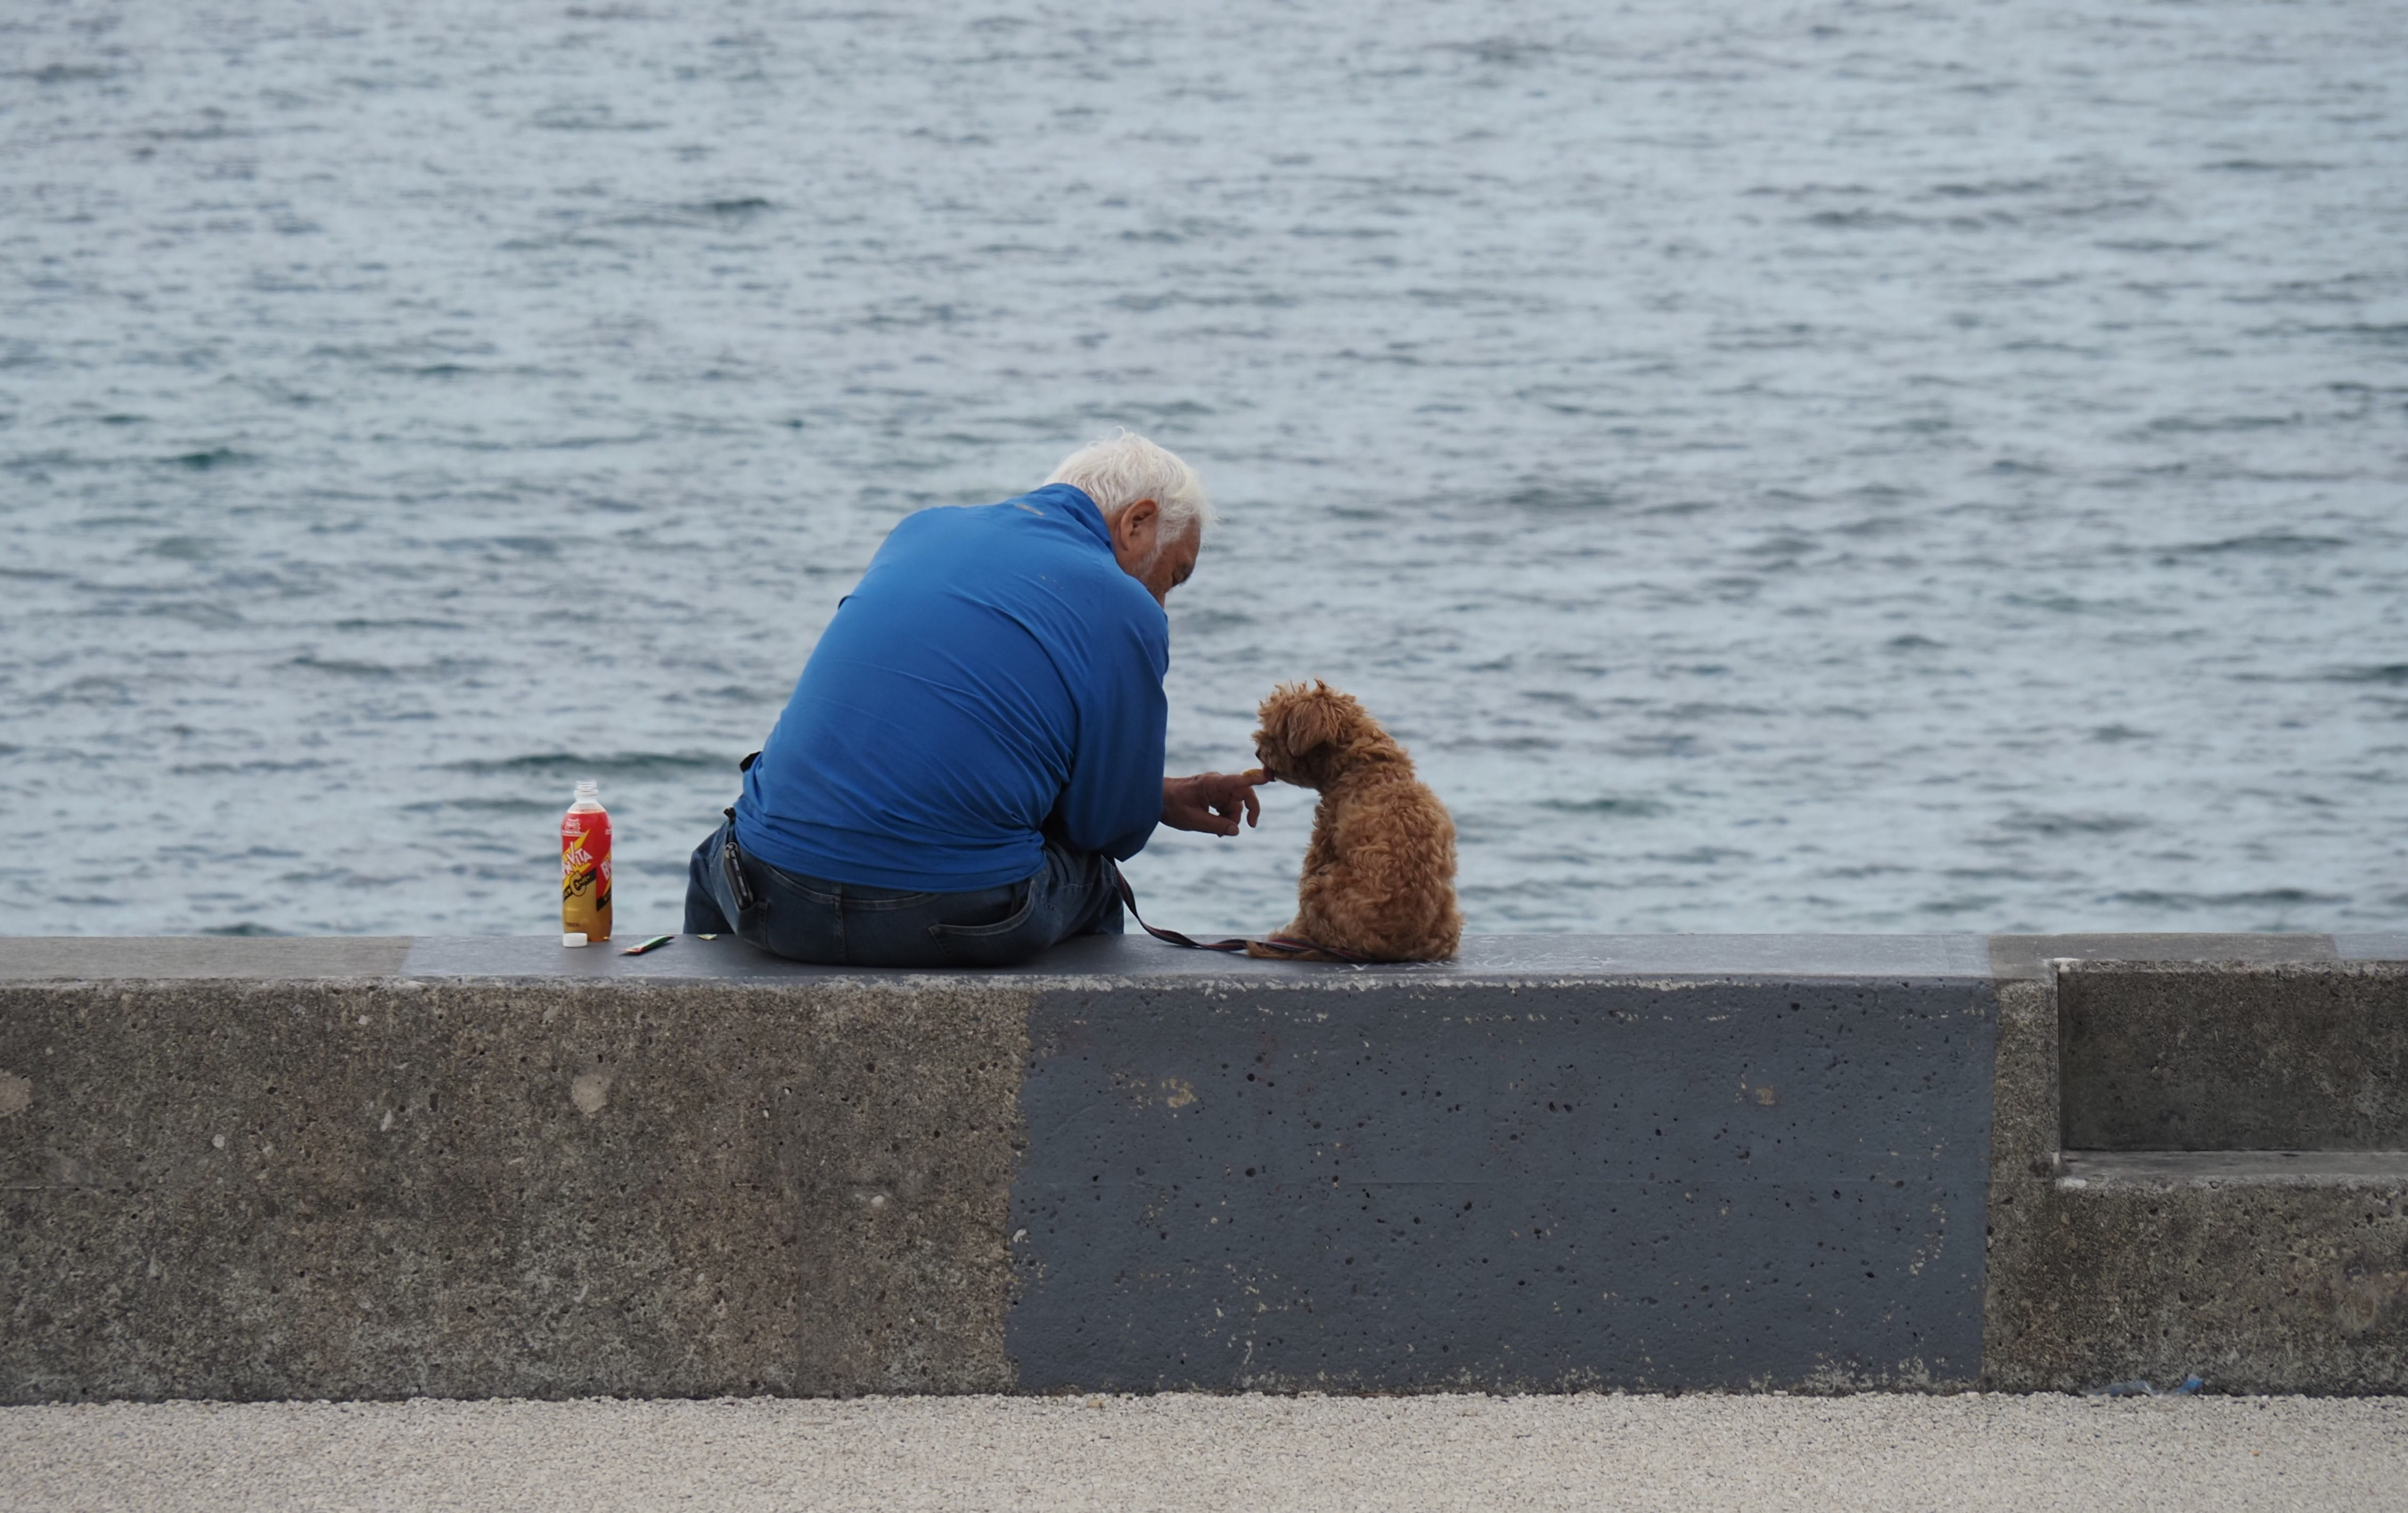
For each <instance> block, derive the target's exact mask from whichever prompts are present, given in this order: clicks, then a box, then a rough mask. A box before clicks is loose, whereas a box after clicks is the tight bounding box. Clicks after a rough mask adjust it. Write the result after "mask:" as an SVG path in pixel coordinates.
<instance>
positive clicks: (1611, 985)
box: [1010, 977, 1996, 1391]
mask: <svg viewBox="0 0 2408 1513" xmlns="http://www.w3.org/2000/svg"><path fill="white" fill-rule="evenodd" d="M1995 1023H1996V998H1995V995H1994V993H1993V990H1992V988H1991V986H1990V984H1989V983H1988V982H1987V981H1986V980H1985V979H1983V978H1966V977H1955V978H1940V979H1920V980H1916V979H1909V980H1905V981H1899V980H1898V979H1895V978H1891V979H1866V978H1856V979H1839V980H1833V979H1823V978H1803V979H1799V980H1794V981H1786V982H1785V981H1781V980H1778V979H1770V980H1767V979H1757V978H1746V979H1727V978H1726V979H1670V980H1659V981H1656V982H1644V981H1641V982H1631V981H1627V980H1626V981H1614V980H1607V981H1595V980H1592V981H1577V980H1574V981H1562V982H1553V983H1525V984H1522V985H1519V986H1518V987H1508V986H1479V985H1469V984H1460V985H1459V984H1439V983H1423V984H1419V985H1415V986H1413V987H1410V988H1396V989H1388V988H1373V987H1355V986H1353V985H1351V984H1348V983H1346V982H1345V981H1343V980H1340V981H1337V982H1334V983H1332V984H1330V985H1329V986H1327V987H1323V988H1322V989H1320V990H1318V991H1303V990H1297V989H1294V988H1283V989H1279V990H1263V989H1251V990H1250V989H1248V988H1246V987H1240V986H1224V987H1221V988H1219V989H1216V990H1213V991H1211V992H1208V993H1202V994H1198V993H1195V992H1186V993H1176V994H1174V993H1164V992H1147V991H1142V990H1131V989H1105V990H1099V991H1089V992H1071V991H1063V992H1056V993H1053V994H1049V995H1047V997H1046V998H1045V999H1044V1000H1043V1001H1041V1002H1040V1003H1039V1006H1038V1009H1037V1011H1036V1013H1035V1015H1034V1016H1033V1018H1032V1023H1031V1030H1030V1041H1031V1045H1030V1060H1029V1072H1028V1080H1027V1085H1026V1088H1025V1092H1024V1095H1023V1096H1024V1104H1025V1108H1026V1110H1027V1117H1028V1131H1029V1160H1028V1163H1027V1166H1026V1168H1025V1171H1024V1173H1023V1174H1022V1176H1021V1178H1020V1180H1019V1182H1018V1183H1017V1184H1016V1185H1015V1186H1014V1189H1013V1194H1012V1213H1013V1224H1014V1227H1015V1230H1016V1231H1017V1237H1016V1241H1015V1245H1014V1247H1013V1248H1014V1256H1015V1261H1016V1262H1017V1265H1018V1268H1019V1274H1020V1275H1021V1278H1022V1296H1021V1299H1020V1301H1019V1302H1018V1304H1017V1305H1016V1306H1015V1308H1014V1309H1013V1311H1012V1314H1011V1333H1010V1346H1011V1353H1012V1355H1013V1356H1014V1357H1015V1358H1016V1359H1017V1361H1018V1362H1019V1365H1020V1373H1021V1385H1022V1386H1023V1387H1024V1388H1025V1389H1031V1390H1039V1391H1042V1390H1047V1389H1081V1390H1121V1389H1137V1390H1144V1391H1153V1390H1161V1389H1178V1388H1191V1387H1206V1388H1215V1389H1229V1388H1245V1387H1261V1388H1276V1389H1284V1390H1296V1389H1340V1390H1380V1391H1398V1390H1405V1391H1412V1390H1424V1391H1426V1390H1431V1389H1436V1388H1455V1389H1462V1388H1490V1389H1495V1390H1499V1391H1528V1390H1534V1389H1535V1390H1550V1389H1553V1390H1563V1389H1569V1388H1573V1387H1581V1386H1629V1387H1651V1386H1678V1387H1691V1388H1696V1387H1725V1388H1740V1389H1743V1388H1749V1387H1756V1388H1764V1387H1799V1388H1808V1389H1813V1390H1821V1391H1842V1390H1849V1389H1858V1388H1867V1387H1877V1386H1891V1387H1910V1388H1918V1389H1932V1388H1941V1387H1946V1386H1949V1385H1952V1384H1956V1385H1962V1384H1969V1383H1971V1382H1972V1381H1973V1380H1974V1379H1975V1378H1976V1377H1977V1376H1979V1373H1980V1359H1981V1346H1982V1295H1983V1275H1982V1267H1983V1261H1982V1247H1981V1245H1980V1243H1979V1236H1980V1230H1979V1226H1980V1225H1981V1224H1982V1223H1983V1221H1984V1206H1983V1204H1984V1188H1985V1178H1986V1176H1987V1161H1988V1140H1987V1133H1988V1128H1987V1127H1988V1123H1989V1101H1990V1085H1991V1076H1990V1063H1991V1042H1992V1038H1993V1033H1994V1030H1995Z"/></svg>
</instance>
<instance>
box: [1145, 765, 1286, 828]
mask: <svg viewBox="0 0 2408 1513" xmlns="http://www.w3.org/2000/svg"><path fill="white" fill-rule="evenodd" d="M1269 781H1270V777H1269V774H1268V773H1266V772H1265V771H1263V770H1262V769H1261V768H1259V767H1258V768H1255V769H1254V771H1251V772H1238V773H1234V774H1233V773H1227V772H1199V773H1197V775H1196V776H1194V777H1167V778H1164V779H1163V780H1162V822H1163V823H1164V824H1165V825H1168V826H1169V827H1170V828H1171V829H1174V830H1201V831H1203V832H1204V833H1205V834H1207V835H1235V834H1237V833H1238V815H1239V814H1240V812H1242V813H1243V814H1245V816H1246V823H1247V824H1249V825H1254V824H1257V823H1259V822H1260V821H1261V819H1262V816H1263V801H1262V800H1260V799H1257V798H1255V797H1254V788H1255V785H1258V784H1263V783H1269Z"/></svg>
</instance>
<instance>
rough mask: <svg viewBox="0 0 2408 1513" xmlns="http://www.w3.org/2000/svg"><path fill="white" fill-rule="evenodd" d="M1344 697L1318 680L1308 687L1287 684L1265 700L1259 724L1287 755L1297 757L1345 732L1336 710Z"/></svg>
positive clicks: (1343, 718) (1342, 713)
mask: <svg viewBox="0 0 2408 1513" xmlns="http://www.w3.org/2000/svg"><path fill="white" fill-rule="evenodd" d="M1344 697H1345V696H1344V695H1342V694H1340V693H1339V692H1338V690H1336V689H1335V688H1332V687H1330V686H1329V684H1326V683H1324V682H1322V681H1321V680H1320V679H1319V678H1315V679H1313V680H1312V687H1310V688H1307V687H1306V686H1305V685H1304V684H1300V683H1298V684H1289V685H1288V686H1286V687H1284V688H1282V689H1280V690H1279V692H1277V693H1275V694H1273V695H1272V696H1271V697H1270V698H1269V699H1267V700H1265V702H1264V708H1263V725H1264V726H1265V728H1268V729H1269V730H1270V731H1271V732H1272V733H1273V734H1274V735H1276V736H1277V737H1278V738H1279V742H1280V744H1281V745H1282V746H1283V747H1285V748H1286V749H1287V751H1288V752H1289V753H1290V754H1291V755H1293V756H1297V757H1301V756H1303V755H1305V754H1306V753H1307V752H1310V751H1312V749H1313V748H1315V747H1316V746H1326V745H1328V744H1329V743H1330V742H1333V741H1336V740H1337V739H1338V738H1339V737H1340V735H1342V734H1343V733H1344V732H1345V729H1346V712H1345V711H1344V710H1343V709H1341V708H1340V707H1339V700H1340V699H1342V698H1344ZM1274 705H1276V706H1277V707H1276V708H1274V707H1272V706H1274Z"/></svg>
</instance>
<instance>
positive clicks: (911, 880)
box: [736, 483, 1170, 893]
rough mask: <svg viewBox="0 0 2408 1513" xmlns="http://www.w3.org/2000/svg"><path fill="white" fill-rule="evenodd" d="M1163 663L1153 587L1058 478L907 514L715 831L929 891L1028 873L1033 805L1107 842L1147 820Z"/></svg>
mask: <svg viewBox="0 0 2408 1513" xmlns="http://www.w3.org/2000/svg"><path fill="white" fill-rule="evenodd" d="M1169 667H1170V623H1169V621H1168V619H1167V618H1166V617H1165V616H1164V614H1163V612H1162V606H1160V605H1159V604H1156V603H1155V602H1154V596H1153V595H1151V594H1149V593H1147V592H1146V590H1145V587H1144V585H1143V584H1140V583H1139V582H1138V581H1137V580H1136V579H1134V578H1132V577H1130V576H1129V575H1128V574H1127V573H1125V572H1123V571H1122V570H1121V568H1120V564H1119V563H1118V562H1116V561H1115V560H1113V557H1112V545H1111V534H1110V532H1109V531H1108V530H1107V529H1106V527H1105V525H1104V517H1103V515H1102V513H1101V512H1099V511H1097V508H1096V505H1095V502H1094V501H1093V500H1091V499H1089V498H1088V497H1087V496H1086V495H1085V494H1083V493H1082V492H1081V491H1079V490H1078V489H1075V488H1072V487H1070V486H1069V485H1068V484H1067V483H1055V484H1052V485H1049V486H1047V487H1045V488H1041V489H1039V490H1037V491H1036V492H1035V493H1033V494H1024V495H1022V496H1021V497H1018V498H1016V499H1006V500H1004V501H1003V502H1002V503H1001V504H988V505H980V506H977V507H975V508H970V509H951V508H949V509H936V510H923V511H921V512H919V513H917V514H914V515H909V516H906V517H905V518H904V519H903V521H902V522H901V523H900V524H899V525H897V526H896V527H895V529H894V531H893V532H892V533H891V534H889V535H888V536H887V538H886V541H885V544H884V545H882V546H881V547H880V548H879V549H878V555H876V556H874V557H872V558H870V560H869V570H868V571H867V572H865V573H863V574H862V575H861V582H860V583H859V584H856V585H855V586H854V588H853V592H852V594H851V595H849V596H847V597H846V598H845V599H844V600H843V602H842V603H840V604H839V605H838V606H837V612H836V617H835V618H834V619H833V620H831V621H830V622H829V624H828V627H827V631H826V633H825V634H824V635H822V636H821V637H820V641H819V644H818V645H817V646H816V647H814V648H813V649H812V651H811V656H810V661H809V662H808V663H806V664H805V665H804V668H803V675H802V677H801V678H800V679H799V680H797V681H796V684H795V693H794V697H793V698H792V699H788V700H787V701H786V708H785V713H782V714H781V715H779V716H778V724H777V726H776V728H773V729H772V730H771V731H770V732H769V739H768V741H767V742H765V743H764V744H763V746H762V748H761V759H760V760H758V761H756V762H754V763H753V768H752V771H749V772H747V773H745V775H744V793H743V796H742V797H741V798H739V799H738V800H737V802H736V838H737V840H738V843H740V844H742V846H743V847H744V849H745V850H746V851H748V852H751V853H752V854H753V856H756V857H760V858H762V859H763V860H765V861H767V862H769V863H770V864H772V865H773V866H778V867H782V868H784V869H786V870H787V871H788V872H800V873H802V874H804V875H805V876H807V877H821V878H826V879H828V880H830V881H832V882H839V883H855V884H860V885H862V886H869V887H893V888H916V889H925V890H927V891H929V892H934V893H960V892H967V891H968V890H970V889H973V888H984V887H994V886H997V885H999V884H1003V883H1010V882H1015V881H1017V880H1019V879H1021V878H1024V877H1026V876H1029V875H1030V874H1032V873H1034V872H1037V870H1038V869H1039V867H1040V866H1041V865H1042V864H1043V851H1044V839H1043V835H1042V833H1041V832H1042V831H1044V830H1045V829H1047V828H1048V826H1049V823H1050V824H1051V825H1052V826H1053V827H1054V829H1055V831H1056V833H1058V834H1059V835H1060V836H1061V837H1062V838H1063V839H1064V840H1065V841H1067V842H1068V843H1069V844H1071V845H1073V846H1075V847H1078V848H1079V849H1081V850H1085V851H1101V852H1105V853H1107V854H1109V855H1111V856H1112V857H1117V858H1120V859H1122V860H1125V859H1127V858H1128V857H1133V856H1135V855H1137V853H1138V852H1139V850H1140V849H1141V848H1142V847H1143V846H1144V845H1145V843H1146V838H1147V836H1149V835H1151V834H1152V833H1153V831H1154V825H1155V823H1156V822H1157V821H1158V820H1160V819H1161V817H1162V759H1163V740H1164V733H1165V730H1166V728H1167V725H1168V705H1167V704H1166V703H1165V702H1164V700H1163V696H1162V678H1163V674H1164V673H1165V672H1167V671H1168V670H1169Z"/></svg>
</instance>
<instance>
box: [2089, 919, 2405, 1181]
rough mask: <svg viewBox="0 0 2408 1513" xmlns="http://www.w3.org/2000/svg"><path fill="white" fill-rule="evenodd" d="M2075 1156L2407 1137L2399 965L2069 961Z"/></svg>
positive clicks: (2396, 1143) (2350, 1143) (2384, 1144)
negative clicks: (2080, 1152)
mask: <svg viewBox="0 0 2408 1513" xmlns="http://www.w3.org/2000/svg"><path fill="white" fill-rule="evenodd" d="M2057 1004H2058V1014H2059V1016H2060V1024H2061V1030H2060V1058H2061V1059H2060V1070H2059V1079H2060V1085H2061V1088H2062V1098H2063V1101H2064V1137H2063V1145H2064V1146H2065V1147H2066V1148H2067V1149H2069V1150H2288V1149H2300V1150H2311V1149H2324V1150H2347V1149H2358V1150H2367V1149H2388V1148H2397V1147H2408V964H2402V963H2383V962H2339V961H2334V962H2329V963H2324V964H2321V965H2319V964H2314V963H2291V964H2278V965H2241V964H2233V963H2223V964H2214V963H2201V964H2190V963H2181V962H2167V961H2157V962H2139V963H2121V964H2115V963H2105V962H2092V963H2080V964H2074V965H2071V966H2068V967H2067V968H2066V969H2065V971H2064V972H2063V973H2062V974H2061V975H2060V976H2059V977H2058V979H2057Z"/></svg>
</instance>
